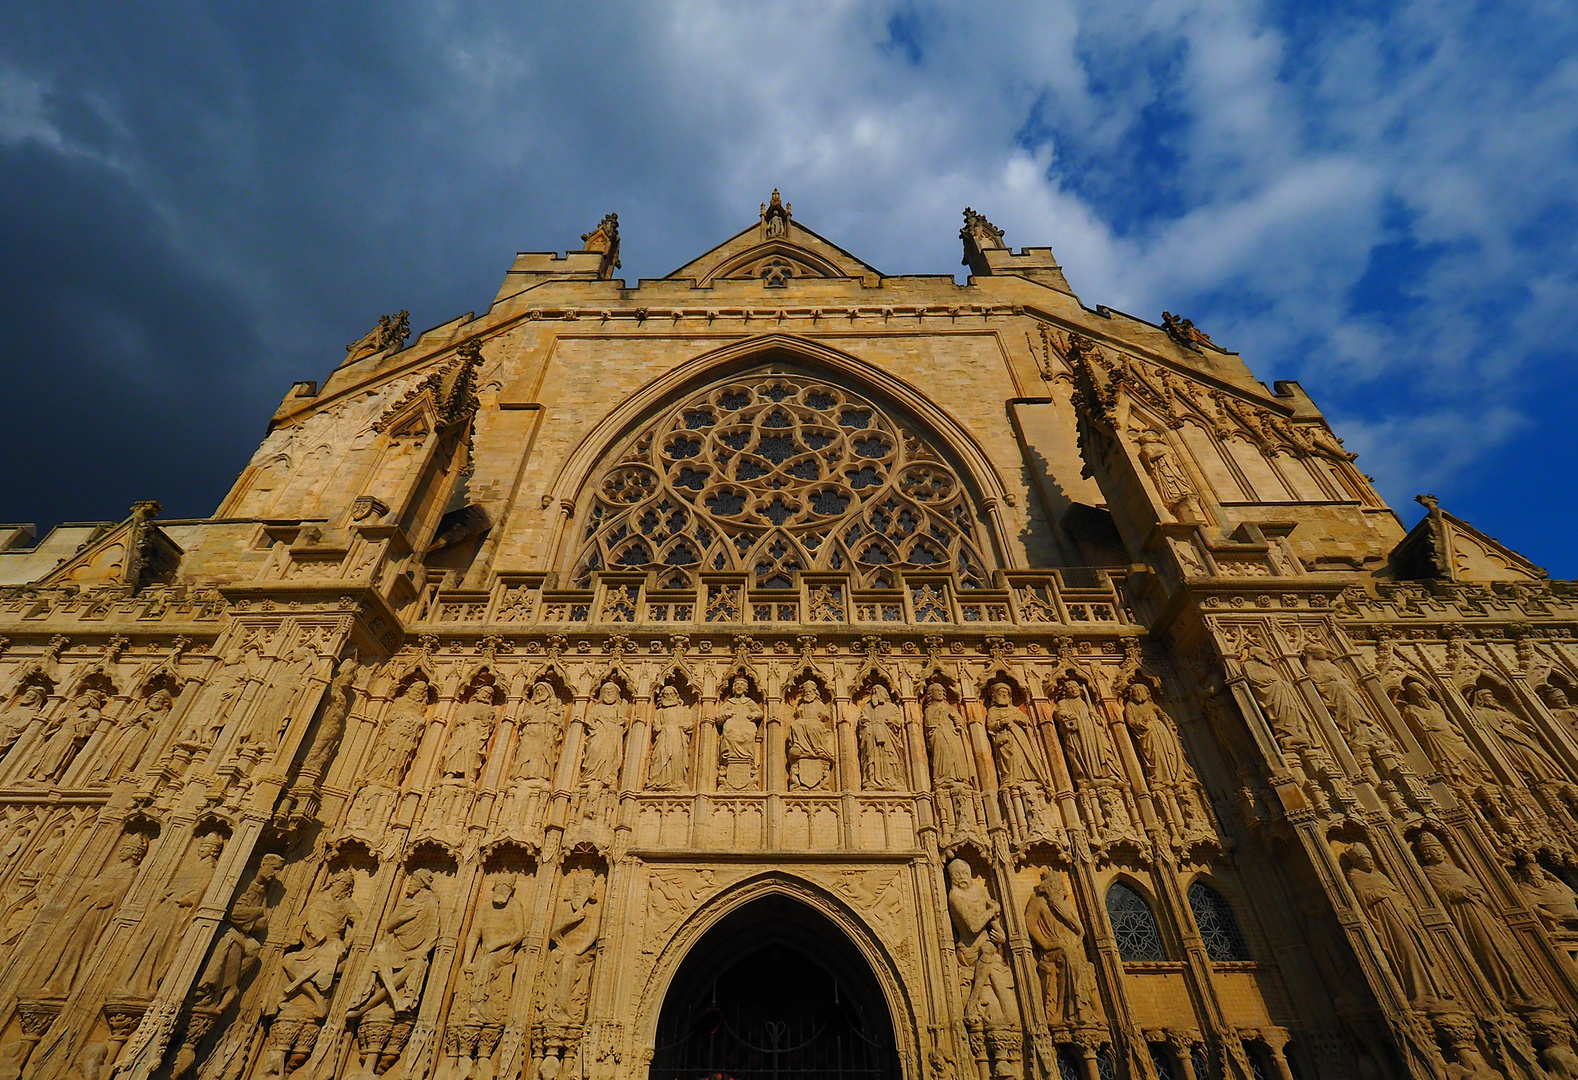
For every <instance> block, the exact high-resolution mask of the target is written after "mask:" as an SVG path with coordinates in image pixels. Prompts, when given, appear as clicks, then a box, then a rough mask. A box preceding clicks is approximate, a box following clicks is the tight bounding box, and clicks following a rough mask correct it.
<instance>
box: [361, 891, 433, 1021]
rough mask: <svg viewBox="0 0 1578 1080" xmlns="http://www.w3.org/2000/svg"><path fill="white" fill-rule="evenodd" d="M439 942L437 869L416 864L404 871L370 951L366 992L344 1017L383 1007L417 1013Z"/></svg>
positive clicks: (394, 1011) (364, 984) (398, 1011)
mask: <svg viewBox="0 0 1578 1080" xmlns="http://www.w3.org/2000/svg"><path fill="white" fill-rule="evenodd" d="M437 941H438V896H437V894H435V893H434V892H433V872H432V871H431V870H429V869H427V868H426V867H418V868H417V869H415V870H412V871H411V872H410V873H409V874H407V875H406V879H405V889H404V892H403V894H402V895H401V897H400V900H399V902H398V903H396V904H395V908H394V912H393V913H392V914H391V915H390V916H389V921H388V922H387V923H385V924H384V928H383V932H382V933H381V934H379V936H378V940H377V941H376V942H374V943H373V947H372V950H371V951H370V952H369V953H368V971H367V975H366V977H365V979H364V982H363V987H362V992H361V993H360V994H359V995H358V996H357V999H356V1001H355V1002H354V1003H353V1004H352V1005H351V1008H350V1010H349V1012H348V1013H347V1014H346V1015H347V1016H349V1017H351V1018H352V1019H357V1020H359V1019H361V1018H362V1017H364V1016H366V1015H367V1014H368V1013H370V1012H372V1011H373V1010H374V1009H377V1008H378V1007H379V1006H380V1005H382V1006H385V1007H387V1009H388V1011H389V1012H392V1013H408V1012H412V1011H414V1010H415V1009H416V1006H417V1002H418V1001H420V1000H421V997H422V983H423V981H424V980H425V979H426V978H427V963H428V957H429V956H431V955H432V952H433V946H434V944H435V943H437Z"/></svg>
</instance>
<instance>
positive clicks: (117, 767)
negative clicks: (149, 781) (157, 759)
mask: <svg viewBox="0 0 1578 1080" xmlns="http://www.w3.org/2000/svg"><path fill="white" fill-rule="evenodd" d="M108 700H109V695H108V693H107V692H106V690H104V689H103V688H100V687H97V686H92V685H87V686H83V687H81V688H79V689H78V691H77V692H76V694H74V695H73V696H72V698H71V700H70V701H69V702H67V703H66V704H65V705H64V707H63V708H60V709H57V710H55V712H54V714H53V715H48V714H47V710H48V706H49V691H48V689H47V688H46V687H45V686H42V685H40V684H38V683H29V684H27V685H25V686H23V687H22V688H21V690H20V691H19V692H18V693H17V694H16V695H15V697H14V698H13V700H12V701H11V703H10V704H9V705H8V706H7V707H6V709H5V711H4V713H3V714H0V770H3V771H4V772H5V773H6V774H8V775H9V776H10V777H11V780H12V782H13V783H17V784H20V785H23V786H29V785H57V784H60V783H62V782H64V781H65V780H66V779H67V777H68V774H70V773H72V772H73V766H74V765H76V764H77V761H78V758H79V756H80V755H81V754H82V752H83V750H84V749H85V748H86V747H87V745H88V743H89V741H90V740H91V739H92V738H93V736H94V735H95V734H97V733H99V732H100V731H101V729H102V730H103V735H102V737H101V738H100V740H99V743H98V746H97V749H96V751H95V752H94V754H93V758H92V760H91V762H89V763H88V765H87V767H86V768H85V769H79V770H75V771H76V772H77V773H78V774H79V775H77V776H76V777H75V781H76V784H77V785H78V786H103V785H107V784H113V783H115V782H116V781H118V780H121V779H123V778H125V777H127V776H130V775H132V774H133V773H134V772H135V771H136V770H137V768H138V766H139V764H141V763H142V762H143V757H144V754H145V753H146V751H147V750H148V747H149V744H150V742H151V741H152V739H153V737H154V734H155V733H156V732H158V731H159V730H160V729H161V728H162V726H163V724H164V720H165V717H167V716H168V715H169V713H170V709H171V706H172V703H173V699H172V698H171V695H170V692H169V691H168V690H167V689H164V688H163V687H158V688H155V689H153V690H151V691H150V692H149V693H148V694H147V696H146V697H144V698H143V699H142V700H141V701H135V702H131V703H128V704H127V706H126V707H125V708H123V709H122V710H121V712H120V715H119V717H118V719H116V720H114V721H111V722H106V720H105V717H104V709H105V706H106V704H107V703H108ZM30 733H31V734H32V737H31V738H27V737H26V736H28V735H29V734H30ZM13 750H14V751H15V754H12V751H13Z"/></svg>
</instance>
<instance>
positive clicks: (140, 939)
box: [123, 833, 225, 998]
mask: <svg viewBox="0 0 1578 1080" xmlns="http://www.w3.org/2000/svg"><path fill="white" fill-rule="evenodd" d="M224 849H225V838H224V837H223V836H221V835H219V834H218V833H206V834H204V835H203V836H202V837H201V838H200V839H199V840H198V841H197V851H196V857H195V858H193V859H192V860H191V861H189V862H187V863H185V864H183V865H182V866H181V867H180V868H179V869H178V870H177V871H176V872H175V875H174V877H172V878H171V879H170V880H169V881H167V882H166V883H165V884H164V886H163V887H162V888H161V889H160V890H159V895H158V896H157V897H156V898H155V899H154V901H153V903H152V904H150V905H149V907H148V912H147V914H145V915H144V916H143V917H142V922H141V923H140V924H138V926H137V930H136V936H135V937H133V938H132V943H131V946H130V947H129V948H128V949H127V950H126V954H125V955H126V956H127V957H129V958H130V961H131V962H130V963H128V964H127V965H126V967H125V968H124V971H125V975H124V976H123V979H124V983H123V985H124V987H125V993H126V995H127V996H128V997H134V998H142V997H153V995H154V991H155V990H157V989H158V988H159V980H160V979H161V978H163V977H164V973H165V972H166V971H168V970H169V967H170V961H172V960H174V959H175V951H176V949H177V947H179V946H180V944H181V932H182V931H183V930H185V929H186V924H187V923H188V922H190V921H191V918H192V913H193V912H194V911H196V910H197V905H198V904H200V903H202V901H203V894H204V893H205V892H207V891H208V883H209V882H210V881H211V880H213V877H214V868H215V867H216V866H217V865H218V864H219V853H220V852H221V851H223V850H224Z"/></svg>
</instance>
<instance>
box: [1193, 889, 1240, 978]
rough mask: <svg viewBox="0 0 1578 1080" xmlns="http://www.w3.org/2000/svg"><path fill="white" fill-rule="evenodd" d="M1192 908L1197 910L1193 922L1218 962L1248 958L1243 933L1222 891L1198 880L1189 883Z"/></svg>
mask: <svg viewBox="0 0 1578 1080" xmlns="http://www.w3.org/2000/svg"><path fill="white" fill-rule="evenodd" d="M1189 910H1190V911H1192V912H1194V924H1195V925H1196V926H1198V927H1199V928H1200V937H1201V939H1202V940H1203V941H1204V942H1205V954H1206V955H1207V956H1209V957H1210V958H1211V959H1212V960H1216V961H1224V960H1248V959H1249V946H1248V945H1247V944H1246V943H1245V942H1244V932H1243V931H1242V930H1240V929H1239V928H1238V920H1237V919H1235V918H1234V917H1233V909H1232V908H1230V907H1228V906H1227V901H1226V900H1223V899H1222V894H1221V893H1219V892H1217V891H1216V890H1215V889H1213V888H1211V886H1209V885H1207V884H1206V883H1205V882H1203V881H1196V882H1195V883H1194V884H1192V885H1190V886H1189Z"/></svg>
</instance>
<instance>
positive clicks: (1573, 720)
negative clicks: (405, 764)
mask: <svg viewBox="0 0 1578 1080" xmlns="http://www.w3.org/2000/svg"><path fill="white" fill-rule="evenodd" d="M1545 704H1546V707H1547V708H1549V709H1550V710H1551V715H1552V716H1554V717H1556V719H1558V720H1560V721H1561V722H1562V723H1564V724H1566V725H1567V730H1568V731H1570V732H1572V734H1573V737H1574V738H1578V706H1574V705H1573V703H1572V702H1571V701H1569V700H1568V699H1567V691H1565V690H1563V689H1562V688H1561V687H1559V686H1551V685H1547V686H1546V687H1545ZM4 752H5V751H4V750H0V753H4Z"/></svg>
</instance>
